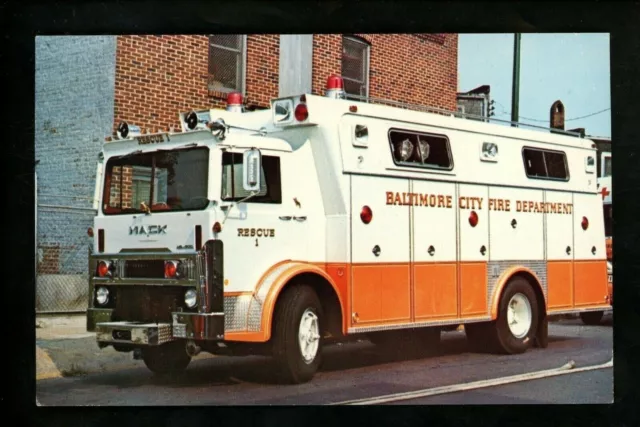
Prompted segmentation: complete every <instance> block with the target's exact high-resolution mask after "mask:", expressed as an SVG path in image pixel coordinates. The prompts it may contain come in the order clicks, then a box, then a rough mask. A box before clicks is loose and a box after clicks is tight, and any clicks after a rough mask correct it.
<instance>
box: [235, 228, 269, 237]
mask: <svg viewBox="0 0 640 427" xmlns="http://www.w3.org/2000/svg"><path fill="white" fill-rule="evenodd" d="M275 235H276V230H275V229H273V228H238V237H275Z"/></svg>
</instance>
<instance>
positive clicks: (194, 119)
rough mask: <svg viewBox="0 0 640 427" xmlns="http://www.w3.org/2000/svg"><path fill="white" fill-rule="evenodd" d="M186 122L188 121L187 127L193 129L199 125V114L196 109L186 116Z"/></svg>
mask: <svg viewBox="0 0 640 427" xmlns="http://www.w3.org/2000/svg"><path fill="white" fill-rule="evenodd" d="M185 122H186V123H187V127H188V128H189V129H190V130H193V129H195V128H196V126H197V125H198V115H197V114H196V112H195V111H192V112H190V113H189V114H188V115H187V117H186V118H185Z"/></svg>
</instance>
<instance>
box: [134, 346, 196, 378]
mask: <svg viewBox="0 0 640 427" xmlns="http://www.w3.org/2000/svg"><path fill="white" fill-rule="evenodd" d="M142 360H143V361H144V364H145V365H147V368H149V370H150V371H151V372H153V373H154V374H158V375H166V374H177V373H180V372H182V371H184V370H185V369H187V366H188V365H189V362H191V357H190V356H189V355H188V354H187V351H186V348H185V343H184V342H183V341H172V342H169V343H166V344H162V345H158V346H150V347H144V348H142Z"/></svg>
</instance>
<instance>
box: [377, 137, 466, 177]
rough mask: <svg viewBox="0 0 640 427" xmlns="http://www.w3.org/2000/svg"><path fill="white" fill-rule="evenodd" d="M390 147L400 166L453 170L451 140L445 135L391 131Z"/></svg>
mask: <svg viewBox="0 0 640 427" xmlns="http://www.w3.org/2000/svg"><path fill="white" fill-rule="evenodd" d="M389 146H390V148H391V154H392V156H393V161H394V163H395V164H396V165H398V166H411V167H419V168H425V169H444V170H451V169H453V159H452V157H451V147H450V145H449V140H448V139H447V138H446V137H445V136H443V135H432V134H426V133H420V132H412V131H406V130H400V129H391V130H390V131H389Z"/></svg>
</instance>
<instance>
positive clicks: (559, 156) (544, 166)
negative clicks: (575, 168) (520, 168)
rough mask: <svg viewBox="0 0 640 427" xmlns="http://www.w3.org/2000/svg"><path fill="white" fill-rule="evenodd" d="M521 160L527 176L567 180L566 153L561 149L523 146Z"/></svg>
mask: <svg viewBox="0 0 640 427" xmlns="http://www.w3.org/2000/svg"><path fill="white" fill-rule="evenodd" d="M522 160H523V162H524V170H525V173H526V174H527V176H528V177H529V178H539V179H558V180H563V181H568V180H569V169H568V167H567V155H566V154H565V153H564V152H562V151H552V150H541V149H538V148H527V147H525V148H523V149H522Z"/></svg>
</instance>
